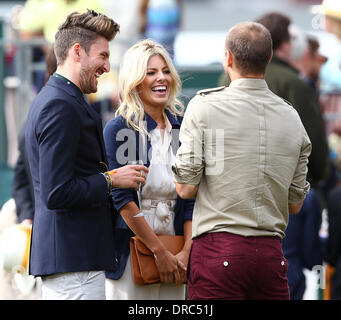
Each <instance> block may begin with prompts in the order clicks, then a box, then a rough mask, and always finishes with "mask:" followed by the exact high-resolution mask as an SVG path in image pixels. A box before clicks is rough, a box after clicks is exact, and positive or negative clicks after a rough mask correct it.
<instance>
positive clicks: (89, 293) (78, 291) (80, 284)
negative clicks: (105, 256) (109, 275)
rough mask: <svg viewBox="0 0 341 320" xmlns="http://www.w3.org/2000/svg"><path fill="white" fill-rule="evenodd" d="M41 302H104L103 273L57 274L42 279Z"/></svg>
mask: <svg viewBox="0 0 341 320" xmlns="http://www.w3.org/2000/svg"><path fill="white" fill-rule="evenodd" d="M41 292H42V299H43V300H105V274H104V271H81V272H66V273H58V274H54V275H51V276H46V277H42V286H41Z"/></svg>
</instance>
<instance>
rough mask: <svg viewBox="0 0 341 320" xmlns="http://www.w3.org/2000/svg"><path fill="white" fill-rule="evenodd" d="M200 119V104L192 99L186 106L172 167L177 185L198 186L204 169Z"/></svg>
mask: <svg viewBox="0 0 341 320" xmlns="http://www.w3.org/2000/svg"><path fill="white" fill-rule="evenodd" d="M198 118H200V104H199V105H198V104H197V99H196V98H193V99H192V100H191V101H190V103H189V104H188V107H187V110H186V112H185V116H184V119H183V121H182V124H181V128H180V135H179V140H180V143H181V146H180V147H179V149H178V151H177V154H176V162H175V164H174V165H173V166H172V170H173V174H174V179H175V181H176V182H178V183H185V184H190V185H198V184H199V183H200V180H201V177H202V174H203V171H204V168H205V162H204V148H203V147H204V144H203V129H204V128H203V127H202V125H201V123H200V121H199V120H198Z"/></svg>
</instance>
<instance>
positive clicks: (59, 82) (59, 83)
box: [47, 76, 107, 163]
mask: <svg viewBox="0 0 341 320" xmlns="http://www.w3.org/2000/svg"><path fill="white" fill-rule="evenodd" d="M47 85H51V86H56V87H58V88H62V89H63V90H65V91H66V92H67V93H68V94H69V95H70V96H72V97H75V98H76V99H77V101H78V102H79V103H80V105H82V106H84V108H85V109H86V110H87V112H88V114H89V115H90V117H91V118H92V119H93V120H94V121H95V123H96V128H97V133H98V139H99V142H100V146H101V153H102V159H103V161H104V162H105V163H107V155H106V152H105V145H104V140H103V126H102V119H101V117H100V115H99V114H98V113H97V112H96V110H95V109H94V108H93V107H92V106H90V105H89V104H88V102H87V101H86V100H85V98H84V96H83V94H82V93H81V92H80V90H79V92H78V90H77V89H75V88H73V87H72V86H70V85H67V84H66V83H65V82H64V81H63V80H61V79H58V78H56V77H54V76H51V77H50V78H49V80H48V82H47Z"/></svg>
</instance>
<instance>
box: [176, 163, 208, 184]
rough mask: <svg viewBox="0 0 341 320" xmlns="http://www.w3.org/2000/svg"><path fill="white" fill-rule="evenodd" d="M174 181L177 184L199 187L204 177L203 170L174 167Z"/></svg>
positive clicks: (199, 168)
mask: <svg viewBox="0 0 341 320" xmlns="http://www.w3.org/2000/svg"><path fill="white" fill-rule="evenodd" d="M172 171H173V176H174V180H175V182H177V183H185V184H190V185H198V184H199V183H200V180H201V176H202V168H201V167H198V168H191V169H185V168H179V167H178V166H177V165H176V164H174V165H172Z"/></svg>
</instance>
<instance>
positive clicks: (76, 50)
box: [71, 43, 82, 62]
mask: <svg viewBox="0 0 341 320" xmlns="http://www.w3.org/2000/svg"><path fill="white" fill-rule="evenodd" d="M81 49H82V47H81V46H80V44H79V43H75V44H74V45H73V46H72V47H71V55H72V58H73V60H74V61H75V62H79V61H80V57H81Z"/></svg>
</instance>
